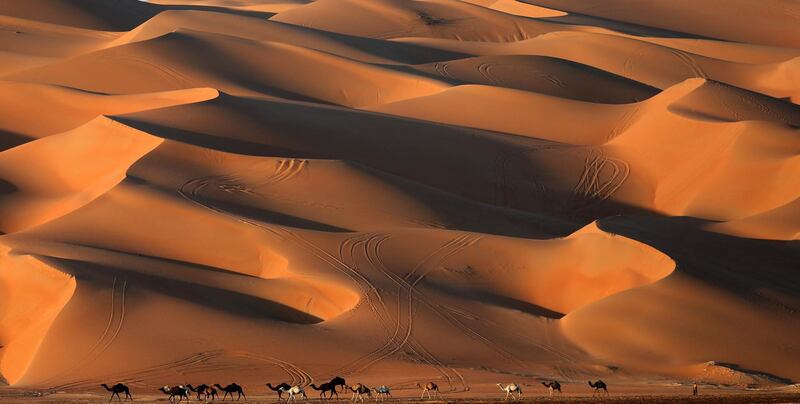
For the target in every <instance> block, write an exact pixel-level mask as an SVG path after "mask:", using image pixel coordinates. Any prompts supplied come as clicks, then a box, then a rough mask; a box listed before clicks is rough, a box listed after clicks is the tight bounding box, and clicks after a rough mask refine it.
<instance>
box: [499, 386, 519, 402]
mask: <svg viewBox="0 0 800 404" xmlns="http://www.w3.org/2000/svg"><path fill="white" fill-rule="evenodd" d="M497 387H500V391H505V392H506V398H505V399H503V401H505V400H508V396H509V395H511V398H513V399H514V400H519V399H521V398H522V386H520V385H519V384H516V383H511V384H507V385H506V386H505V387H504V386H503V385H502V384H500V383H497ZM514 393H517V396H516V397H514Z"/></svg>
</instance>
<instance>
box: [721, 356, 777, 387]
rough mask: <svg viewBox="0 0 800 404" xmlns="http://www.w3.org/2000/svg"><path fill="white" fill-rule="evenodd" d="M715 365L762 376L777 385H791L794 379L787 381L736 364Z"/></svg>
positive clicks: (723, 363)
mask: <svg viewBox="0 0 800 404" xmlns="http://www.w3.org/2000/svg"><path fill="white" fill-rule="evenodd" d="M714 364H715V365H717V366H722V367H726V368H730V369H733V370H735V371H738V372H742V373H747V374H749V375H754V376H760V377H763V378H766V379H770V380H772V381H774V382H777V383H783V384H791V383H792V379H787V378H785V377H780V376H776V375H773V374H771V373H767V372H762V371H760V370H753V369H745V368H742V367H740V366H739V365H737V364H734V363H725V362H717V361H714Z"/></svg>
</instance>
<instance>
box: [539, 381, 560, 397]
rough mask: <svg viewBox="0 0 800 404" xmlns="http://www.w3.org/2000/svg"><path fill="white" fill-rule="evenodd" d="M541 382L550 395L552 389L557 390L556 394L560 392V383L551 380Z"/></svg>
mask: <svg viewBox="0 0 800 404" xmlns="http://www.w3.org/2000/svg"><path fill="white" fill-rule="evenodd" d="M542 384H543V385H544V387H547V389H548V390H550V395H551V396H552V395H553V390H557V391H558V394H561V383H559V382H557V381H555V380H553V381H551V382H542Z"/></svg>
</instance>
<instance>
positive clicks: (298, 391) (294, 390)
mask: <svg viewBox="0 0 800 404" xmlns="http://www.w3.org/2000/svg"><path fill="white" fill-rule="evenodd" d="M286 392H287V393H289V397H288V398H287V399H286V401H287V402H288V401H294V400H296V398H295V397H294V396H296V395H302V396H303V400H307V399H308V396H307V395H306V391H305V390H303V388H302V387H300V386H292V387H291V388H289V390H286Z"/></svg>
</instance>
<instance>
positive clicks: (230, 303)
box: [37, 247, 323, 324]
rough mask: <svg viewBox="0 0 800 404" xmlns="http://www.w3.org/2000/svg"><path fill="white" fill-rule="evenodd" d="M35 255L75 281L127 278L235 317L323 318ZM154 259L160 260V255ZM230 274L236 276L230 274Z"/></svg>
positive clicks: (254, 300) (132, 273)
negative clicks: (72, 277) (71, 276)
mask: <svg viewBox="0 0 800 404" xmlns="http://www.w3.org/2000/svg"><path fill="white" fill-rule="evenodd" d="M92 248H93V247H92ZM37 258H39V259H40V260H42V261H43V262H45V263H47V264H48V265H52V266H54V267H56V268H58V269H60V270H62V271H64V272H65V273H68V274H70V275H73V276H75V278H76V279H78V281H80V280H82V279H83V280H88V281H89V282H97V281H100V280H104V283H105V284H107V283H109V279H111V278H114V277H115V276H116V277H120V278H124V279H125V280H127V281H128V284H129V285H131V286H134V287H137V288H144V289H148V290H151V291H154V292H158V293H160V294H163V295H167V296H170V297H173V298H178V299H181V300H186V301H189V302H192V303H195V304H200V305H204V306H207V307H210V308H213V309H215V310H220V311H225V312H228V313H231V314H234V315H237V316H246V317H251V318H258V319H264V318H269V319H274V320H277V321H283V322H287V323H296V324H317V323H320V322H322V321H323V319H321V318H318V317H315V316H313V315H310V314H308V313H305V312H302V311H299V310H296V309H293V308H291V307H288V306H285V305H283V304H280V303H277V302H274V301H270V300H266V299H263V298H260V297H257V296H252V295H247V294H243V293H237V292H234V291H231V290H227V289H222V288H216V287H211V286H207V285H201V284H199V283H194V282H189V281H184V280H182V279H176V278H172V277H160V276H157V275H152V274H145V273H141V272H136V271H131V270H127V269H121V268H114V267H108V266H105V265H99V264H95V263H92V262H86V261H76V260H71V259H64V258H55V257H43V256H37ZM157 259H158V260H161V258H157ZM181 265H184V266H194V265H193V264H187V263H181ZM230 276H236V275H234V274H232V273H231V274H230ZM248 282H253V283H260V282H268V281H267V280H263V279H260V278H253V277H248Z"/></svg>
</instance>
